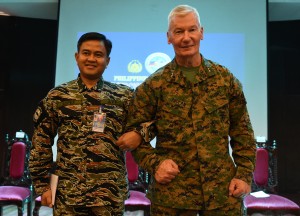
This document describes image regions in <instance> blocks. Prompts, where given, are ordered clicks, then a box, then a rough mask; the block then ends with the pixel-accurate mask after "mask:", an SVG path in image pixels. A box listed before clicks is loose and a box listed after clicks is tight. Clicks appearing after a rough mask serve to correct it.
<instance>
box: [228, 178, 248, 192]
mask: <svg viewBox="0 0 300 216" xmlns="http://www.w3.org/2000/svg"><path fill="white" fill-rule="evenodd" d="M250 192H251V187H250V185H248V184H247V183H246V182H244V181H243V180H240V179H236V178H233V179H232V180H231V182H230V185H229V196H234V197H244V196H246V195H247V194H248V193H250Z"/></svg>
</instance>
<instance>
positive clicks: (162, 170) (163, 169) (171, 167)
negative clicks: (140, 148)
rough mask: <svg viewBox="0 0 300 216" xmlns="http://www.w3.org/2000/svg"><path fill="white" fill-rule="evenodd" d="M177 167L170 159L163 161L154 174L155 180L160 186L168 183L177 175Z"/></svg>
mask: <svg viewBox="0 0 300 216" xmlns="http://www.w3.org/2000/svg"><path fill="white" fill-rule="evenodd" d="M179 172H180V171H179V168H178V165H177V164H176V163H175V162H174V161H173V160H171V159H166V160H164V161H163V162H162V163H161V164H160V165H159V166H158V168H157V170H156V172H155V175H154V177H155V180H156V181H157V182H158V183H160V184H167V183H170V182H171V181H172V180H173V179H174V178H175V177H176V176H177V175H178V173H179Z"/></svg>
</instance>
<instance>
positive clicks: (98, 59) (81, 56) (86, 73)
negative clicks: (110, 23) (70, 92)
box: [75, 40, 110, 84]
mask: <svg viewBox="0 0 300 216" xmlns="http://www.w3.org/2000/svg"><path fill="white" fill-rule="evenodd" d="M75 59H76V62H77V65H78V68H79V71H80V77H81V79H82V80H83V82H84V83H85V84H87V83H93V84H96V83H97V82H98V80H99V78H100V77H101V75H102V74H103V72H104V70H105V68H106V67H107V65H108V64H109V61H110V58H109V57H108V56H107V52H106V49H105V46H104V43H103V41H99V40H88V41H85V42H83V43H82V44H81V46H80V49H79V51H78V52H77V53H75Z"/></svg>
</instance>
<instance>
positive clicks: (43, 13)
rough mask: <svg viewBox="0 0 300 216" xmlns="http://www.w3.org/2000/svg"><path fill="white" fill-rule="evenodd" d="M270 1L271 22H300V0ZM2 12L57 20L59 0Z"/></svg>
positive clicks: (34, 1) (15, 1) (3, 5)
mask: <svg viewBox="0 0 300 216" xmlns="http://www.w3.org/2000/svg"><path fill="white" fill-rule="evenodd" d="M249 1H251V0H249ZM268 1H269V21H284V20H300V0H268ZM0 11H2V12H4V13H7V14H9V15H11V16H17V17H28V18H38V19H50V20H57V18H58V0H0ZM0 15H1V12H0Z"/></svg>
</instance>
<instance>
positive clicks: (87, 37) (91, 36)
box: [77, 32, 112, 57]
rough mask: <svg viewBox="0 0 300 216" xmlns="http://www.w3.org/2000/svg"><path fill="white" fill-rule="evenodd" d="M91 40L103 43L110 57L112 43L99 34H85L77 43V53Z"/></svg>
mask: <svg viewBox="0 0 300 216" xmlns="http://www.w3.org/2000/svg"><path fill="white" fill-rule="evenodd" d="M90 40H97V41H103V43H104V46H105V49H106V53H107V57H109V55H110V52H111V49H112V43H111V41H110V40H109V39H107V38H106V37H105V35H103V34H100V33H98V32H88V33H85V34H83V35H82V36H81V37H80V38H79V40H78V42H77V51H78V52H79V50H80V47H81V45H82V43H83V42H85V41H90Z"/></svg>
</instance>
